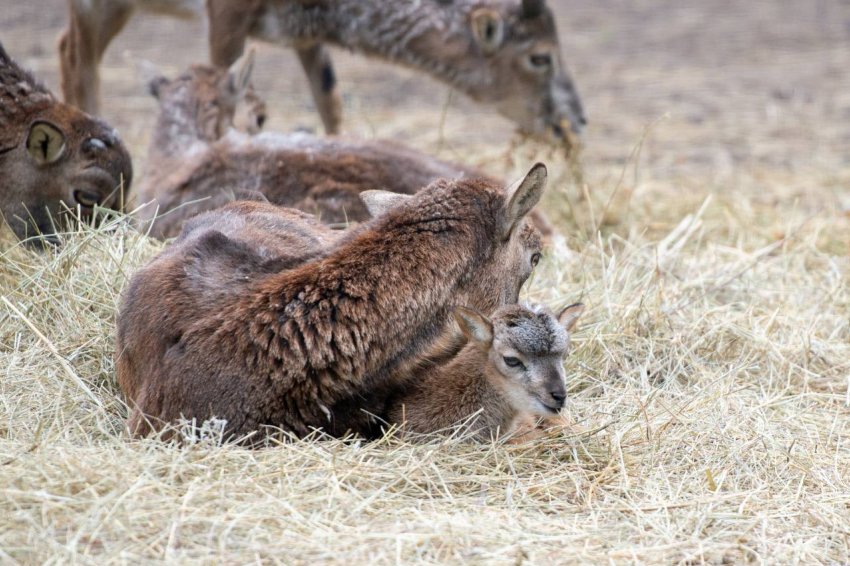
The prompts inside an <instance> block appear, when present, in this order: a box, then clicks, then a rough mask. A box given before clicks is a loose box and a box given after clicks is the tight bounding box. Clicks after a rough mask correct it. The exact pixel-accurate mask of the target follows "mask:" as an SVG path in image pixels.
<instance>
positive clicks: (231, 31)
mask: <svg viewBox="0 0 850 566" xmlns="http://www.w3.org/2000/svg"><path fill="white" fill-rule="evenodd" d="M261 7H262V2H261V0H237V1H234V0H207V16H208V18H209V25H210V35H209V46H210V62H212V64H213V65H214V66H216V67H220V68H227V67H230V66H231V65H232V64H233V63H235V62H236V60H237V59H239V57H241V56H242V53H243V52H244V51H245V40H246V38H247V37H248V32H249V30H250V29H251V26H253V25H254V20H255V18H256V15H257V13H258V11H259V9H260V8H261Z"/></svg>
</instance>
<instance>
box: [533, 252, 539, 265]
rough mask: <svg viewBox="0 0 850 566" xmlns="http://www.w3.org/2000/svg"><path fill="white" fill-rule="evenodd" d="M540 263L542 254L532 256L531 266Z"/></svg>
mask: <svg viewBox="0 0 850 566" xmlns="http://www.w3.org/2000/svg"><path fill="white" fill-rule="evenodd" d="M538 263H540V254H534V255H533V256H531V267H537V264H538Z"/></svg>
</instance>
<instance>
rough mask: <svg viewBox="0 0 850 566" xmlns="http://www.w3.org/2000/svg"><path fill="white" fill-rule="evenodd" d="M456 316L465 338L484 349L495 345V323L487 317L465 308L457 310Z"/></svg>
mask: <svg viewBox="0 0 850 566" xmlns="http://www.w3.org/2000/svg"><path fill="white" fill-rule="evenodd" d="M454 315H455V320H457V323H458V326H460V330H461V332H463V334H464V336H466V337H467V338H469V339H470V340H473V341H475V342H477V343H478V344H480V345H482V346H484V347H487V348H489V347H490V344H492V343H493V323H492V322H490V320H489V319H488V318H487V317H486V316H484V315H483V314H481V313H479V312H476V311H474V310H472V309H466V308H463V307H459V308H457V309H455V312H454Z"/></svg>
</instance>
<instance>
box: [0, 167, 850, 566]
mask: <svg viewBox="0 0 850 566" xmlns="http://www.w3.org/2000/svg"><path fill="white" fill-rule="evenodd" d="M568 171H569V168H568V167H567V166H566V165H564V164H561V165H556V167H555V168H554V169H553V173H554V175H553V176H554V183H553V186H555V187H559V190H560V191H561V192H560V197H558V196H557V195H558V194H559V193H558V192H557V191H556V193H555V194H554V195H553V196H550V198H549V200H550V204H549V207H550V209H552V208H553V207H554V206H555V205H554V204H553V203H554V202H556V201H558V199H559V198H561V197H563V198H562V199H561V201H560V202H566V201H567V200H568V201H569V202H570V203H571V205H570V206H566V209H567V210H568V211H569V210H570V209H572V211H573V213H574V214H575V216H574V217H572V218H573V219H572V220H570V221H568V223H566V224H564V227H565V231H566V232H567V233H569V234H570V237H569V239H567V240H558V241H557V242H555V243H554V244H553V246H552V247H551V248H550V250H549V252H548V253H547V256H546V259H545V260H544V261H543V262H542V263H541V266H540V267H539V268H538V270H537V272H536V274H535V276H534V278H533V280H532V281H531V283H530V285H529V286H528V287H527V294H528V295H529V296H530V297H532V298H534V299H537V300H546V301H549V302H551V303H553V304H564V303H565V302H567V301H574V300H578V299H581V300H583V301H585V302H586V303H588V305H589V307H590V309H589V314H588V315H587V317H586V319H585V320H584V321H583V323H582V325H581V330H580V332H579V333H578V334H577V335H576V337H575V350H574V353H573V355H572V357H571V359H570V361H569V363H568V374H569V375H570V377H569V380H570V381H569V384H570V392H571V401H570V405H569V416H570V418H571V419H572V421H573V422H574V423H575V427H574V428H572V429H565V430H559V431H553V432H552V433H551V434H550V436H549V437H548V438H546V439H543V440H541V441H536V442H533V443H527V444H523V445H502V444H491V445H480V444H477V445H476V444H470V443H468V442H464V438H463V431H459V432H458V435H457V436H456V437H454V438H451V439H448V440H431V441H429V442H426V443H423V444H416V445H414V444H408V443H405V442H402V441H400V440H397V439H393V438H386V439H384V440H382V441H379V442H374V443H363V442H343V441H339V440H330V439H322V438H318V437H317V438H313V439H308V440H305V441H285V442H283V443H282V444H278V443H275V444H274V445H273V446H271V447H268V448H266V449H261V450H250V449H244V448H240V447H236V446H233V445H226V444H225V445H222V444H221V443H220V442H219V441H218V439H217V429H216V426H215V425H214V424H213V425H212V426H210V425H208V426H205V427H202V428H200V429H191V428H190V427H188V426H187V427H186V429H185V435H186V438H187V439H189V440H188V441H187V442H186V443H185V444H183V445H179V446H178V445H166V444H164V443H161V442H159V441H156V440H144V441H133V440H130V439H128V438H127V437H126V435H125V434H124V432H123V431H122V419H123V418H124V416H125V414H126V408H125V406H124V404H123V401H122V398H121V396H120V394H119V392H118V389H117V386H116V384H115V379H114V371H113V364H112V354H113V341H112V339H113V327H114V317H115V311H116V305H117V302H118V299H119V293H120V291H121V288H122V287H123V285H124V284H125V282H126V280H127V277H128V275H129V274H131V273H132V271H133V270H134V269H135V268H136V267H137V266H139V265H140V264H142V263H144V261H146V260H147V259H148V258H149V257H151V256H152V255H153V254H154V253H156V251H157V250H158V249H160V245H159V244H156V243H153V242H151V241H149V240H147V239H146V238H145V237H144V236H141V235H139V234H137V233H135V232H134V231H133V230H132V229H131V228H130V227H129V226H128V223H127V221H126V219H122V218H111V219H107V220H105V221H104V222H103V223H102V224H101V226H100V227H98V228H97V229H94V228H87V227H78V228H77V229H75V230H74V231H73V233H72V234H70V235H68V236H67V237H66V240H67V242H66V244H65V246H64V247H63V248H61V250H60V251H56V252H53V253H52V254H41V255H39V254H36V253H33V252H31V251H29V250H26V249H23V248H21V247H20V246H17V245H15V243H14V242H13V241H12V240H10V239H8V238H7V239H5V240H3V246H2V248H0V249H2V254H3V255H2V260H0V291H1V292H0V294H2V296H3V297H5V299H4V301H3V302H2V304H0V371H2V379H0V562H2V563H4V564H60V563H76V564H135V563H146V564H169V565H171V564H345V565H347V566H350V565H351V564H392V563H396V564H461V563H463V564H646V563H652V564H662V563H663V564H703V563H706V564H745V563H753V564H843V563H847V561H848V560H850V547H848V539H849V538H850V480H848V478H850V446H848V434H850V428H848V417H850V387H849V383H848V382H850V378H849V377H848V375H850V290H848V281H850V278H849V277H848V276H850V265H848V264H849V263H850V262H848V256H847V247H846V244H847V233H848V232H847V219H846V218H845V217H843V216H842V215H841V213H840V212H837V211H834V210H833V211H827V212H824V211H822V210H821V211H817V210H815V211H814V212H811V211H810V210H809V209H816V208H817V207H816V206H814V205H811V206H809V205H807V203H806V202H803V203H802V204H799V206H795V207H794V208H793V211H792V212H789V210H791V209H782V210H780V209H776V208H771V207H770V206H762V205H759V202H760V200H759V199H760V198H761V197H760V196H759V194H760V191H758V190H753V191H750V194H751V195H752V196H750V197H746V196H742V195H745V194H747V191H745V190H742V191H740V192H739V193H738V194H737V195H736V196H735V201H734V206H731V205H730V203H729V202H726V201H725V200H724V198H723V196H722V195H715V196H713V197H711V196H709V197H706V193H705V191H703V193H702V194H701V195H694V196H691V197H682V196H681V194H680V193H678V190H679V188H678V187H669V186H664V187H662V186H659V185H658V184H653V183H645V184H644V185H642V186H641V187H640V188H641V192H638V193H636V194H635V195H631V194H629V193H631V192H632V190H633V189H635V188H637V187H635V186H629V181H628V179H627V180H626V181H625V185H624V186H622V187H620V188H618V187H617V185H616V178H617V177H616V176H615V178H614V181H613V182H610V183H608V184H603V185H601V186H602V189H601V190H597V191H596V192H594V191H593V190H590V189H588V188H587V187H585V186H579V185H576V184H571V182H570V180H569V179H570V178H571V176H570V174H569V172H568ZM825 184H827V183H824V185H825ZM780 185H781V186H786V187H787V186H792V185H793V183H791V182H789V183H785V180H781V181H780V182H778V183H777V186H780ZM824 185H821V186H824ZM565 187H566V188H565ZM614 191H617V195H615V196H614V197H611V194H612V193H613V192H614ZM776 191H777V192H774V193H772V194H774V195H778V194H780V192H781V191H780V189H777V190H776ZM596 193H598V194H596ZM824 195H826V192H823V193H820V195H819V196H818V199H821V200H823V199H825V198H827V197H825V196H824ZM777 198H778V197H777ZM816 200H817V199H816ZM608 205H610V206H608ZM606 206H608V212H607V213H606V214H607V215H608V216H609V219H608V220H607V221H605V222H601V221H600V217H601V216H603V215H602V209H603V208H604V207H606ZM650 210H651V211H652V214H651V215H650V214H649V213H648V211H650ZM730 210H731V212H730ZM736 213H739V214H740V215H741V216H740V218H741V219H746V218H750V219H752V218H758V219H760V224H759V225H758V226H757V227H756V226H755V225H754V222H753V221H752V220H749V221H746V220H741V221H736V218H737V216H736ZM566 216H567V217H569V214H566ZM577 218H580V219H581V220H580V221H576V220H575V219H577ZM597 225H601V227H602V233H601V234H600V233H597V232H595V230H594V228H595V227H596V226H597Z"/></svg>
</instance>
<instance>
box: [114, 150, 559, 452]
mask: <svg viewBox="0 0 850 566" xmlns="http://www.w3.org/2000/svg"><path fill="white" fill-rule="evenodd" d="M545 186H546V168H545V167H544V166H543V165H542V164H538V165H536V166H535V167H534V168H532V169H531V171H530V172H529V173H528V174H527V175H526V176H525V177H524V178H523V179H522V180H521V181H519V182H517V183H516V184H514V185H513V186H511V187H509V188H508V189H503V188H501V187H500V186H498V185H494V184H492V183H489V182H487V181H485V180H480V179H469V180H466V179H464V180H455V181H449V180H442V181H437V182H435V183H433V184H432V185H431V186H429V187H428V188H426V189H425V190H423V191H420V192H419V193H417V194H415V195H412V196H407V195H399V194H395V193H387V192H382V191H372V192H367V193H364V195H363V198H364V200H366V201H367V202H368V203H369V206H370V210H373V212H374V213H375V214H376V216H377V217H376V218H375V219H374V220H372V221H370V222H368V223H365V224H362V225H360V226H358V227H355V228H354V229H352V230H349V231H346V232H344V233H342V235H341V236H340V238H339V240H338V241H336V242H334V243H333V244H332V245H330V246H328V247H327V248H326V249H323V250H318V251H317V252H316V254H315V256H314V257H310V258H306V259H305V258H304V257H297V258H294V259H293V258H292V257H289V256H291V255H292V250H291V248H290V247H289V246H287V245H284V246H281V247H279V248H278V247H276V246H275V245H273V243H271V242H270V240H269V239H265V240H264V241H263V242H256V241H254V240H253V239H252V238H251V237H246V236H244V234H246V233H247V232H244V231H241V230H240V228H239V225H240V222H239V216H240V214H241V213H240V212H238V210H237V209H238V208H239V207H244V206H245V203H235V204H232V205H229V206H227V207H225V208H223V209H220V210H218V211H213V212H211V213H208V215H207V217H208V218H211V220H208V221H204V220H203V218H204V217H203V216H201V217H198V220H197V222H205V227H204V228H202V229H196V230H190V231H189V232H188V233H187V234H186V236H185V237H182V236H181V237H180V238H178V240H177V241H176V242H175V243H174V245H173V246H172V247H171V248H169V249H167V250H165V251H164V252H162V253H161V254H160V255H159V256H158V257H156V258H155V259H154V260H153V261H151V263H150V264H148V265H147V266H146V267H144V268H143V269H142V270H140V271H139V272H138V273H137V274H136V275H135V277H133V279H132V281H131V283H130V284H129V286H128V288H127V290H126V292H125V296H124V299H123V301H122V306H121V309H120V311H119V315H118V324H117V326H118V328H117V348H116V370H117V374H118V382H119V384H120V386H121V389H122V391H123V392H124V394H125V395H126V398H127V402H128V403H129V405H130V407H131V410H132V412H131V414H130V418H129V421H128V425H129V428H130V430H131V431H132V432H133V433H134V434H137V435H144V434H147V433H149V432H150V431H151V430H152V428H153V429H157V428H160V427H161V426H162V424H165V423H174V422H176V421H178V420H180V419H181V418H189V419H197V421H198V422H200V421H204V420H206V419H209V418H211V417H218V418H222V419H225V420H226V421H227V426H226V430H227V433H228V436H230V437H239V436H242V435H246V434H249V433H253V432H257V431H259V430H262V429H263V427H265V426H272V427H280V428H282V429H283V430H286V431H289V432H292V433H294V434H296V435H305V434H308V433H310V432H311V431H312V430H314V429H317V428H321V429H324V430H325V431H327V432H328V433H330V434H333V435H343V434H345V433H346V432H347V431H352V432H358V433H362V434H366V435H368V434H370V433H371V432H372V431H373V430H374V428H375V422H374V420H373V419H372V418H371V416H370V415H369V414H367V412H372V413H374V414H377V415H380V414H382V413H383V411H384V408H385V405H384V403H385V395H386V393H385V392H386V391H388V390H390V389H392V388H394V387H396V386H400V385H404V384H403V383H400V382H403V381H404V380H406V379H408V376H409V375H410V373H411V369H412V368H413V367H414V366H416V365H417V364H418V363H419V362H420V361H421V358H420V356H421V355H423V353H424V352H426V351H427V350H428V348H429V346H430V345H431V344H432V343H433V342H434V340H436V339H437V338H438V337H439V336H440V334H441V332H442V330H443V328H444V326H445V325H446V323H447V322H448V320H449V317H450V316H451V313H452V311H453V310H454V309H455V308H457V307H458V306H462V305H468V306H470V307H472V308H475V309H477V310H479V311H481V312H492V311H494V310H495V309H497V308H498V307H500V306H502V305H504V304H508V303H513V302H516V300H517V298H518V296H519V291H520V288H521V286H522V284H523V283H524V282H525V280H526V279H527V278H528V276H529V275H530V274H531V270H532V268H533V266H534V264H535V263H536V261H537V258H538V257H539V253H540V243H541V240H540V235H539V233H538V232H537V230H536V229H535V228H533V227H532V226H531V225H530V224H528V223H527V222H526V220H525V218H526V215H527V214H528V213H529V211H530V210H531V209H532V207H534V205H535V204H537V202H538V201H539V200H540V197H541V196H542V194H543V191H544V189H545ZM266 206H271V205H266ZM249 208H250V207H249ZM266 210H267V211H270V210H271V209H270V208H269V209H266ZM222 214H230V215H231V216H233V218H231V219H230V220H229V224H228V227H227V228H226V229H225V230H224V231H221V230H218V229H216V226H218V225H219V224H221V223H219V222H217V221H216V218H218V216H217V215H222ZM193 222H194V221H193ZM241 224H242V225H243V226H245V227H246V228H247V227H248V223H245V222H242V223H241Z"/></svg>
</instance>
